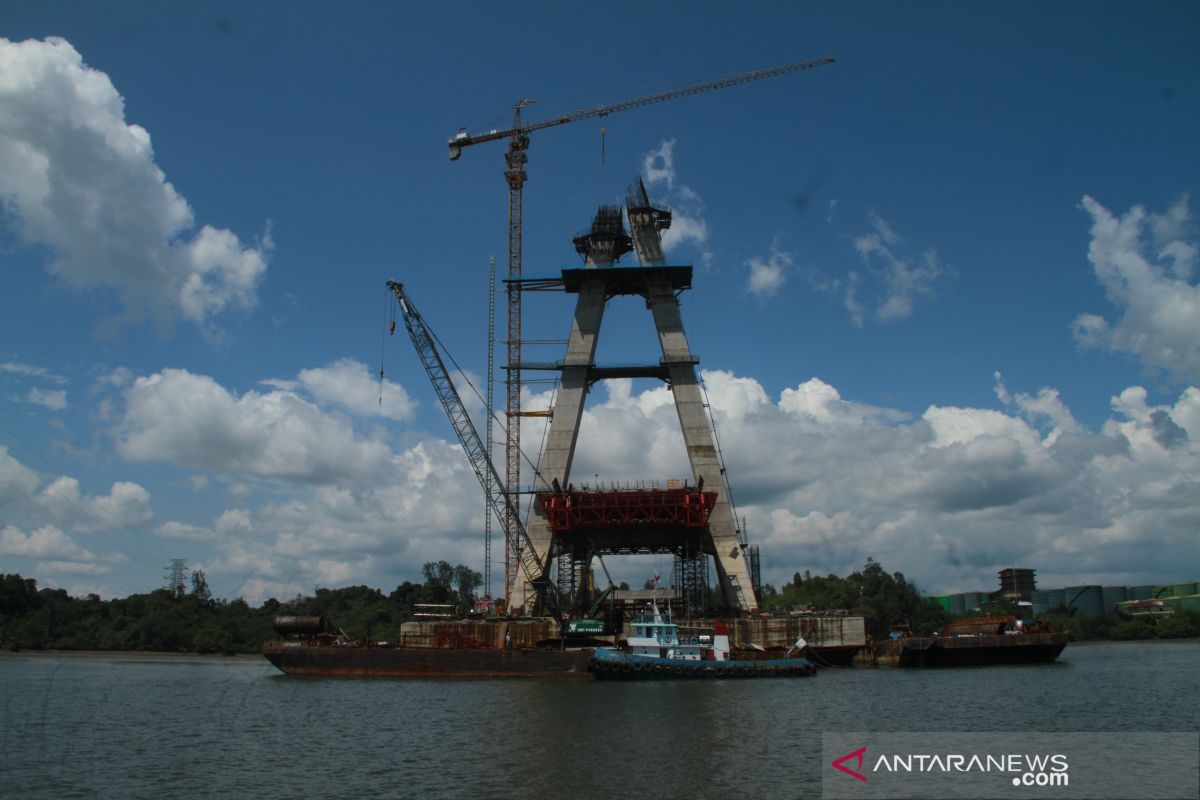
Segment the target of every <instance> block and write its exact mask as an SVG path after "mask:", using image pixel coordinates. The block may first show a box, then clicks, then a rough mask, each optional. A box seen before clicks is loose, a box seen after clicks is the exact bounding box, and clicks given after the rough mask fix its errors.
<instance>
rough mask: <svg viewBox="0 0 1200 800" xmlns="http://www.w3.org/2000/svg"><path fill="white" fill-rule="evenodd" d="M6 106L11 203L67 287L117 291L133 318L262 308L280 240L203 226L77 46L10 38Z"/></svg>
mask: <svg viewBox="0 0 1200 800" xmlns="http://www.w3.org/2000/svg"><path fill="white" fill-rule="evenodd" d="M0 107H2V108H3V109H4V113H3V114H0V209H2V210H3V213H4V215H5V216H7V217H9V218H10V219H11V221H12V223H13V226H14V228H15V230H16V231H17V232H18V233H19V234H20V235H21V236H22V237H23V238H24V239H25V240H26V241H28V242H30V243H32V244H37V245H42V246H45V247H46V248H47V249H48V250H49V251H50V252H51V253H52V254H53V258H52V260H51V262H50V263H49V264H48V269H49V271H50V273H51V274H52V275H54V276H55V277H56V278H57V279H58V280H59V281H61V282H62V283H63V284H64V285H66V286H68V287H71V288H73V289H79V290H84V289H94V288H105V289H111V290H113V291H115V292H116V293H117V295H118V296H119V297H120V299H121V302H122V303H123V304H124V306H125V309H126V316H127V317H129V318H137V317H141V316H143V315H145V314H146V313H150V314H152V315H153V316H155V317H156V318H157V319H160V320H166V319H171V318H173V317H177V316H178V317H183V318H184V319H187V320H190V321H192V322H196V323H211V320H212V318H213V317H214V316H215V315H217V314H219V313H221V312H223V311H226V310H230V309H238V310H246V309H249V308H251V307H253V306H254V305H255V303H256V302H257V290H258V284H259V283H260V281H261V279H262V276H263V274H264V273H265V271H266V269H267V258H268V255H269V252H270V249H271V245H270V239H269V236H267V237H265V238H264V241H263V242H261V243H260V244H258V245H255V246H245V245H243V244H242V243H241V242H240V241H239V240H238V237H237V236H235V235H234V234H233V233H231V232H230V231H228V230H224V229H219V228H215V227H212V226H210V225H204V226H202V227H200V229H199V230H195V220H194V218H193V214H192V210H191V208H190V207H189V206H188V203H187V201H186V200H185V199H184V198H183V197H182V196H181V195H180V194H179V193H178V192H177V191H176V189H175V187H174V186H172V185H171V183H170V182H168V180H167V178H166V176H165V175H164V174H163V172H162V170H161V169H159V167H158V166H157V165H156V164H155V161H154V150H153V147H152V146H151V143H150V134H149V133H148V132H147V131H146V130H145V129H144V128H142V127H140V126H139V125H137V124H134V123H131V122H128V121H126V119H125V103H124V100H123V99H122V97H121V95H120V94H119V93H118V91H117V89H116V87H115V86H113V84H112V81H111V80H110V79H109V77H108V75H106V74H105V73H103V72H101V71H99V70H96V69H93V68H91V67H89V66H87V65H86V64H85V63H84V61H83V57H82V56H81V55H80V53H79V52H78V51H77V50H76V49H75V48H74V47H73V46H72V45H71V43H70V42H68V41H66V40H65V39H61V38H54V37H52V38H49V39H46V40H45V41H34V40H29V41H24V42H11V41H9V40H7V39H0Z"/></svg>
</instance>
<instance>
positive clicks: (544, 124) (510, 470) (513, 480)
mask: <svg viewBox="0 0 1200 800" xmlns="http://www.w3.org/2000/svg"><path fill="white" fill-rule="evenodd" d="M832 63H834V59H833V57H832V56H825V57H823V58H817V59H811V60H804V61H793V62H791V63H788V64H781V65H779V66H775V67H770V68H768V69H761V70H751V71H749V72H739V73H737V74H735V75H727V76H726V77H724V78H717V79H715V80H709V81H703V82H700V83H693V84H690V85H688V86H683V87H681V88H678V89H671V90H668V91H664V92H658V93H656V94H650V95H646V96H644V97H638V98H635V99H633V100H626V101H624V102H620V103H612V104H609V105H600V106H596V107H594V108H586V109H580V110H578V111H573V112H571V113H569V114H563V115H561V116H558V117H552V118H550V119H544V120H539V121H537V122H529V123H527V122H525V121H523V120H522V119H521V109H523V108H525V107H526V106H529V105H533V104H534V102H535V101H534V100H530V99H524V100H518V101H517V102H516V104H514V105H513V121H512V126H511V127H510V128H508V129H507V130H490V131H488V132H486V133H481V134H476V135H471V134H470V133H469V132H468V131H467V129H466V128H461V129H459V131H458V132H457V133H456V134H455V135H454V136H452V137H451V138H450V141H449V144H450V160H451V161H457V160H458V159H459V157H461V156H462V151H463V148H466V147H471V146H473V145H477V144H483V143H484V142H494V141H498V140H500V139H507V140H508V151H507V152H506V153H505V156H504V158H505V161H506V163H507V165H508V168H507V169H506V170H505V171H504V178H505V180H506V181H507V183H508V277H509V279H510V282H509V284H508V361H507V366H508V377H507V380H506V384H505V413H506V415H507V416H506V424H505V459H504V467H505V476H504V477H505V482H504V487H505V491H507V492H508V493H509V494H510V495H515V494H516V493H517V492H518V491H519V490H520V484H521V417H522V413H521V371H520V368H519V365H520V363H521V288H520V285H519V284H517V283H513V282H511V279H512V278H516V277H519V276H520V275H521V250H522V248H521V236H522V224H521V220H522V198H523V189H524V186H525V162H526V150H528V149H529V134H531V133H533V132H534V131H537V130H541V129H543V128H550V127H554V126H556V125H565V124H567V123H568V122H578V121H580V120H584V119H592V118H596V117H607V116H608V115H609V114H615V113H617V112H618V111H627V110H629V109H633V108H641V107H642V106H648V105H652V104H654V103H662V102H666V101H667V100H675V99H677V98H680V97H687V96H690V95H694V94H701V93H703V92H711V91H715V90H717V89H724V88H726V87H729V86H736V85H738V84H743V83H750V82H752V81H757V80H761V79H763V78H773V77H775V76H777V75H786V74H787V73H790V72H799V71H801V70H808V69H814V68H816V67H821V66H824V65H826V64H832ZM513 511H514V512H515V511H516V509H515V507H513ZM519 519H520V517H519V516H518V515H510V514H507V513H506V515H505V516H504V517H503V527H504V535H505V541H507V542H514V541H517V537H516V536H514V535H513V529H514V527H515V526H516V525H517V524H518V522H519ZM505 560H506V562H507V561H508V559H507V558H506V559H505ZM517 560H519V557H518V559H517ZM504 579H505V580H504V583H505V598H506V599H507V598H508V593H509V590H510V588H511V586H512V579H513V576H512V575H509V574H505V576H504Z"/></svg>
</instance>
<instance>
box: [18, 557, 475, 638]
mask: <svg viewBox="0 0 1200 800" xmlns="http://www.w3.org/2000/svg"><path fill="white" fill-rule="evenodd" d="M423 574H424V577H425V581H424V582H423V583H413V582H411V581H405V582H404V583H402V584H400V585H399V586H397V587H396V589H395V590H394V591H393V592H392V593H391V594H388V595H385V594H383V592H381V591H379V590H378V589H372V588H370V587H368V586H350V587H347V588H344V589H317V590H316V592H315V594H314V595H312V596H298V597H296V598H293V599H291V600H288V601H286V602H280V601H279V600H276V599H274V598H272V599H270V600H267V601H266V602H265V603H263V604H262V605H261V606H259V607H258V608H253V607H251V606H250V605H249V604H248V603H246V601H244V600H242V599H240V598H239V599H237V600H217V599H214V598H213V597H212V594H211V592H210V591H209V589H208V583H207V580H206V578H205V576H204V573H203V572H202V571H199V570H197V571H196V572H193V573H192V580H191V584H192V586H191V591H178V592H173V591H171V590H169V589H156V590H154V591H152V592H150V593H148V594H135V595H130V596H129V597H124V598H120V599H115V600H101V599H100V598H99V597H97V596H96V595H94V594H93V595H88V596H87V597H85V598H76V597H71V596H70V595H68V594H67V593H66V592H65V591H63V590H62V589H38V588H37V582H36V581H34V580H32V579H29V578H23V577H21V576H20V575H0V648H3V649H6V650H153V651H160V652H180V653H227V654H233V653H256V652H258V651H259V649H260V648H261V647H262V644H263V642H267V641H270V640H272V639H274V638H276V637H275V633H274V630H273V627H272V622H273V620H274V618H275V617H276V616H279V615H296V616H323V617H326V618H327V619H330V620H332V621H333V622H334V623H335V624H336V625H337V626H338V627H340V628H341V629H342V630H344V631H345V632H346V634H347V635H348V636H350V637H351V638H353V639H363V640H365V639H371V640H376V641H380V640H387V639H393V638H395V637H398V636H399V634H400V625H401V624H402V623H404V622H407V621H408V620H410V619H412V618H413V606H415V605H417V604H420V603H441V604H449V605H452V606H454V607H456V608H457V609H460V610H468V609H469V608H470V607H471V606H472V605H473V603H474V600H475V590H476V589H478V588H479V585H480V583H481V582H482V580H483V579H482V576H480V574H479V573H478V572H475V571H474V570H472V569H470V568H469V567H464V566H462V565H461V564H460V565H459V566H457V567H455V566H451V565H450V564H449V563H447V562H445V561H436V562H434V561H431V562H429V563H428V564H426V565H425V567H424V570H423Z"/></svg>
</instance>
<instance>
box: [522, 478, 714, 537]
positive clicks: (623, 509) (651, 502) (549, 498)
mask: <svg viewBox="0 0 1200 800" xmlns="http://www.w3.org/2000/svg"><path fill="white" fill-rule="evenodd" d="M538 499H539V500H540V501H541V504H542V508H543V509H545V511H546V518H547V519H548V520H549V523H550V529H551V530H552V531H554V532H555V533H568V532H570V531H572V530H575V529H576V528H580V527H608V526H611V527H621V526H630V525H649V524H654V525H677V526H680V527H683V528H702V527H704V525H705V524H707V523H708V515H709V514H710V513H712V510H713V506H715V505H716V503H717V493H716V492H705V491H702V489H700V488H697V487H688V486H685V487H681V488H675V489H619V490H610V491H595V490H590V491H581V490H579V489H567V490H566V491H562V492H544V493H542V494H539V495H538Z"/></svg>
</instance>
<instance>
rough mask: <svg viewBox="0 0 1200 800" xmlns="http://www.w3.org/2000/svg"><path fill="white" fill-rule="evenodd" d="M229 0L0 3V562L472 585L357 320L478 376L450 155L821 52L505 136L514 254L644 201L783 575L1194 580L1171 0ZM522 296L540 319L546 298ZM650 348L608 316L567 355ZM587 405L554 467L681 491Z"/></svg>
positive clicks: (1179, 102) (532, 262)
mask: <svg viewBox="0 0 1200 800" xmlns="http://www.w3.org/2000/svg"><path fill="white" fill-rule="evenodd" d="M244 5H245V4H212V3H210V4H201V5H200V6H198V7H195V8H184V7H182V6H178V5H163V4H159V3H134V2H127V3H117V4H109V5H108V6H107V7H104V6H98V5H96V4H87V3H55V2H36V3H33V2H19V1H18V2H10V3H7V4H5V6H4V8H3V10H0V37H3V39H4V41H3V43H2V44H0V108H3V109H4V111H3V113H0V258H2V260H3V261H2V263H3V269H4V276H5V291H4V292H3V294H2V295H0V448H2V449H0V501H2V502H0V569H3V570H4V571H6V572H10V571H18V572H21V573H22V574H24V575H28V576H31V577H36V578H38V579H39V581H40V582H41V583H43V584H45V585H53V586H62V587H64V588H68V589H70V590H71V591H73V592H88V591H96V592H99V593H100V594H102V595H105V596H111V595H121V594H127V593H130V592H135V591H143V590H145V589H147V588H149V587H151V586H153V585H157V584H159V583H161V582H162V575H163V572H164V568H165V565H166V564H167V563H168V562H169V560H170V559H171V558H186V559H187V560H188V563H189V565H190V566H192V567H198V568H203V569H204V570H205V571H206V573H207V574H208V576H209V580H210V583H211V584H212V586H213V588H214V590H215V591H216V593H217V594H220V595H224V596H235V595H239V594H240V595H244V596H245V597H246V598H247V599H249V600H253V601H258V600H261V599H264V598H265V597H268V596H272V595H273V596H277V597H284V596H289V595H291V594H294V593H296V592H302V591H311V589H312V588H313V587H314V586H316V585H320V586H338V585H347V584H354V583H368V584H371V585H375V586H379V587H382V588H384V589H385V590H387V589H390V588H391V587H392V586H394V585H395V584H397V583H399V582H400V581H402V580H406V579H414V578H417V577H418V576H419V572H420V566H421V564H422V563H424V562H425V561H427V560H431V559H441V558H444V559H446V560H449V561H452V562H456V563H457V562H460V561H461V562H465V563H468V564H473V565H475V566H476V567H477V568H480V569H481V568H482V552H483V547H482V508H481V506H482V500H481V497H480V493H479V491H478V488H477V485H476V484H475V483H474V477H473V475H472V474H471V472H470V471H469V469H468V466H467V464H466V462H465V458H464V457H463V456H462V454H461V453H460V452H458V451H457V449H456V445H455V444H454V443H453V442H452V441H451V440H452V432H451V431H450V428H449V426H448V425H447V424H446V422H445V420H444V419H443V417H442V415H441V412H440V409H439V407H438V406H437V403H436V399H435V397H434V396H433V394H432V392H431V390H430V389H429V387H428V385H427V382H426V380H425V377H424V375H423V373H422V372H421V371H420V367H419V364H418V362H417V361H416V359H415V356H414V354H413V353H412V351H411V347H410V346H409V344H408V342H407V340H406V339H405V338H403V337H401V336H399V335H398V336H396V337H394V338H391V339H387V340H386V341H385V340H383V338H382V331H383V328H384V326H385V324H386V317H385V314H386V311H385V309H386V297H385V292H384V282H385V281H386V280H387V279H388V278H396V279H399V280H401V281H403V282H405V283H406V284H407V285H408V286H409V288H410V290H411V293H412V295H413V297H414V298H415V300H416V301H417V303H418V304H419V307H420V308H421V310H422V312H423V313H424V314H425V316H426V318H427V319H428V320H429V322H430V323H431V324H432V325H433V326H434V327H435V329H436V331H437V333H438V334H439V336H440V337H441V338H442V340H443V341H444V342H445V343H446V345H447V346H448V347H449V349H450V351H451V352H452V353H453V354H454V356H455V357H456V358H457V359H458V361H459V362H460V363H461V365H462V367H463V368H464V369H465V370H466V371H467V372H468V373H470V374H471V376H472V379H473V380H474V381H475V382H476V383H478V382H479V378H480V376H482V375H483V374H484V371H485V365H486V332H487V318H486V290H487V287H486V276H487V260H488V258H489V256H495V257H496V259H497V262H498V263H499V265H500V269H501V270H503V265H504V261H505V246H506V245H505V241H506V240H505V235H506V216H505V215H506V208H505V199H506V188H505V184H504V180H503V177H502V170H503V150H504V146H503V143H493V144H487V145H481V146H479V147H476V148H471V149H469V150H468V151H467V152H466V153H465V154H464V156H463V158H462V160H461V161H458V162H450V161H449V160H448V159H447V154H446V144H445V142H446V139H447V138H448V137H449V136H450V135H451V134H453V133H454V131H456V130H457V129H458V128H459V127H461V126H467V127H469V128H470V129H471V130H473V131H479V130H486V129H489V128H492V127H498V128H503V127H505V126H506V123H507V121H508V120H509V119H510V118H511V109H512V104H513V103H514V102H515V101H516V100H517V99H520V98H534V99H536V100H537V101H538V102H537V104H535V105H533V106H531V107H530V108H529V109H527V111H526V119H528V120H534V119H539V118H541V117H543V116H550V115H553V114H556V113H560V112H562V111H566V110H571V109H575V108H582V107H588V106H592V105H596V104H600V103H610V102H616V101H619V100H622V99H628V98H632V97H636V96H638V95H640V94H646V93H650V92H653V91H658V90H659V89H661V88H664V87H665V86H671V85H679V84H681V83H684V82H689V81H694V80H700V79H707V78H711V77H717V76H720V75H724V74H728V73H733V72H738V71H742V70H748V69H758V68H763V67H767V66H770V65H774V64H778V63H784V62H787V61H792V60H796V59H800V58H815V57H819V56H823V55H827V54H828V55H833V56H835V57H836V58H837V63H836V64H835V65H832V66H827V67H823V68H820V69H818V70H814V71H811V72H805V73H799V74H793V75H789V76H784V77H779V78H774V79H770V80H764V81H759V82H757V83H754V84H750V85H747V86H741V87H735V88H730V89H725V90H722V91H718V92H712V93H708V94H704V95H700V96H698V97H692V98H686V99H681V100H677V101H673V102H669V103H663V104H658V105H655V106H651V107H648V108H644V109H639V110H633V111H629V112H625V113H621V114H617V115H613V116H611V117H609V118H607V119H605V120H600V121H597V120H589V121H583V122H577V123H574V124H571V125H566V126H561V127H558V128H553V129H547V130H543V131H540V132H537V133H535V134H534V135H533V142H532V145H531V149H530V155H529V168H528V172H529V182H528V184H527V186H526V193H525V270H526V272H530V273H533V272H554V271H556V270H558V269H559V268H560V267H561V266H563V265H566V264H573V263H576V260H577V257H576V256H575V254H574V251H573V248H572V246H571V236H572V235H573V234H574V233H575V232H576V231H579V230H581V229H583V228H586V227H587V225H588V223H589V221H590V218H591V215H592V214H593V212H594V210H595V208H596V206H597V205H599V204H601V203H613V202H619V201H620V199H621V198H622V197H623V193H624V188H625V186H626V185H627V184H628V183H629V182H630V181H631V180H632V179H633V178H634V177H636V176H637V175H639V174H641V175H643V176H645V177H646V178H647V180H648V188H649V190H650V194H651V196H652V197H653V198H654V199H655V200H657V201H659V202H661V203H664V204H666V205H669V206H670V207H671V208H672V209H673V210H674V212H675V226H674V227H673V229H672V231H671V232H670V235H669V238H668V240H667V244H668V250H669V257H670V258H671V259H672V260H675V261H680V262H686V263H692V264H694V265H695V267H696V277H695V284H694V285H695V288H694V289H693V290H692V291H691V292H689V293H687V294H686V295H685V296H684V297H683V311H684V318H685V323H686V325H687V327H688V333H689V337H690V340H691V344H692V347H693V350H694V351H695V352H696V353H697V354H698V355H699V356H700V358H701V361H702V363H701V366H702V369H703V370H704V371H705V373H704V374H705V380H706V382H707V384H708V388H709V392H710V394H711V396H712V399H713V405H714V408H715V411H716V415H717V421H718V425H719V427H720V430H721V435H722V444H723V446H724V448H725V451H726V456H727V459H728V461H729V468H730V475H731V481H732V484H733V488H734V492H735V498H736V499H737V500H738V503H739V509H740V512H741V513H742V514H744V515H745V516H746V518H747V522H748V525H749V530H750V534H751V537H752V538H753V539H755V540H757V541H758V542H759V543H760V544H761V546H762V550H763V560H764V568H765V570H766V578H767V579H768V580H770V581H772V582H775V583H776V584H778V583H782V582H784V581H786V580H788V579H790V577H791V575H792V573H793V572H795V571H803V570H805V569H808V570H811V571H813V572H829V571H832V572H838V573H844V572H846V571H849V570H851V569H854V568H856V567H858V566H861V564H862V563H863V562H864V561H865V560H866V558H867V557H868V556H871V557H874V558H876V559H877V560H880V561H882V562H883V564H884V565H885V566H886V567H887V568H889V569H893V570H902V571H903V572H905V574H906V575H909V576H910V577H913V578H915V579H916V580H917V581H918V582H919V583H920V585H922V586H923V587H925V588H927V589H928V590H931V591H954V590H969V589H980V588H988V587H990V586H992V585H993V584H994V583H995V572H996V570H998V569H1000V568H1002V567H1005V566H1011V565H1017V566H1028V567H1033V568H1036V569H1038V570H1039V574H1040V576H1041V582H1042V585H1046V586H1053V585H1066V584H1078V583H1085V582H1103V583H1138V582H1151V581H1162V582H1170V581H1182V580H1195V579H1196V578H1197V577H1198V576H1200V569H1198V568H1197V566H1196V565H1197V564H1200V546H1198V545H1197V540H1196V531H1197V528H1198V523H1200V484H1198V483H1197V479H1196V477H1195V476H1196V474H1197V467H1198V466H1200V444H1198V440H1200V390H1197V389H1196V388H1195V387H1196V386H1198V385H1200V344H1198V342H1200V288H1198V287H1197V282H1196V277H1195V274H1194V269H1195V260H1196V246H1197V245H1196V242H1197V232H1196V227H1195V221H1194V217H1193V212H1192V205H1193V203H1194V202H1195V201H1194V200H1193V199H1192V198H1191V196H1192V195H1194V193H1195V189H1196V184H1197V179H1198V176H1200V163H1198V155H1197V149H1196V147H1195V131H1196V130H1197V129H1198V128H1200V125H1198V123H1200V51H1198V50H1197V49H1196V48H1195V46H1194V43H1195V41H1196V38H1197V34H1198V33H1200V10H1198V9H1197V7H1196V6H1195V5H1194V4H1191V3H1156V4H1136V3H1090V4H1087V5H1081V4H1065V3H1064V4H1041V3H1008V4H974V3H971V4H965V3H924V4H919V5H905V6H897V5H895V4H884V3H842V4H833V3H769V4H768V3H755V4H750V5H749V7H748V8H746V9H745V10H744V11H739V12H738V13H737V14H736V15H734V14H731V13H729V11H728V7H727V6H726V5H719V4H703V3H687V4H682V3H680V4H675V3H660V4H653V6H652V7H647V6H646V5H645V4H640V3H621V2H616V3H606V4H603V5H600V6H597V5H583V4H575V3H562V4H552V3H526V4H522V5H521V6H520V7H519V8H512V7H506V6H502V5H498V4H484V3H466V4H459V5H457V6H455V9H454V11H453V12H448V11H446V10H445V9H441V8H433V7H424V6H418V5H410V4H392V5H385V4H359V5H355V4H350V5H349V6H348V7H346V8H344V9H333V8H332V7H330V6H328V5H327V4H316V3H289V4H286V5H285V4H279V3H260V4H252V5H249V6H248V7H243V6H244ZM600 92H603V93H602V94H601V93H600ZM602 127H603V128H604V129H605V130H604V134H603V159H602V157H601V147H602V137H601V128H602ZM631 258H632V257H627V259H626V261H627V262H628V261H629V260H630V259H631ZM526 307H527V314H526V328H525V331H526V333H525V335H526V337H527V338H545V339H559V338H563V337H564V336H565V334H566V330H567V328H566V325H567V321H568V319H569V314H570V312H571V305H570V301H569V298H564V297H561V296H554V295H537V296H533V297H531V298H529V300H528V301H527V304H526ZM381 341H383V344H382V345H381ZM654 347H655V344H654V340H653V337H652V329H651V327H650V323H649V320H648V319H647V318H646V315H645V313H644V311H643V310H641V309H640V308H639V307H638V306H637V304H636V303H635V302H633V301H625V302H615V303H614V304H613V306H612V309H611V311H610V314H609V316H607V317H606V325H605V329H604V335H603V336H602V341H601V345H600V358H601V360H610V361H612V360H634V359H640V358H656V356H655V354H654ZM529 357H530V358H539V357H541V358H547V359H548V358H552V357H553V353H552V352H547V351H546V350H545V349H541V350H539V349H531V350H530V353H529ZM381 358H382V362H383V366H384V369H385V373H386V383H385V385H384V387H383V402H382V404H381V403H380V401H379V398H380V386H379V383H378V380H377V374H378V371H379V368H380V362H381ZM548 389H549V387H547V386H544V385H531V386H530V387H528V391H529V397H528V401H527V402H528V404H529V405H530V406H531V407H533V406H536V405H537V404H539V403H541V404H545V403H546V402H547V401H548ZM498 396H499V392H498ZM590 402H591V405H590V406H589V410H588V413H587V416H586V418H585V422H584V427H583V430H582V434H581V443H580V449H579V456H578V459H577V465H576V471H577V473H578V474H581V475H584V474H586V475H589V476H590V475H597V474H598V475H600V476H601V477H602V478H608V479H613V480H641V479H647V480H648V479H663V478H668V477H676V476H680V475H682V474H683V471H684V468H685V466H686V461H685V460H684V458H683V453H682V446H681V439H680V437H679V435H678V432H677V425H676V423H675V421H674V417H673V411H671V409H670V406H669V396H668V395H667V394H666V393H665V391H664V390H663V389H662V388H661V387H658V386H656V385H654V384H652V383H645V384H643V383H641V382H635V383H633V384H628V383H618V384H615V385H609V386H606V387H604V388H601V389H599V390H598V391H596V392H595V394H594V395H593V397H592V398H591V400H590ZM540 433H541V431H540V429H539V428H538V427H537V424H536V423H532V422H531V423H530V424H529V427H528V429H527V430H526V433H525V441H526V442H527V443H530V442H532V443H536V442H538V441H540ZM647 443H650V445H649V446H647ZM531 457H535V455H534V454H532V453H531ZM496 550H497V552H499V548H498V547H497V548H496ZM654 568H656V567H655V566H651V565H639V564H630V565H627V566H626V569H627V570H628V571H629V573H630V574H629V575H628V576H627V577H628V579H630V580H639V579H640V577H641V572H643V571H644V572H647V573H648V572H649V570H651V569H654ZM496 588H497V590H498V589H499V587H498V586H497V587H496Z"/></svg>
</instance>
